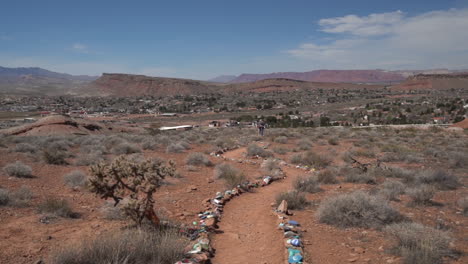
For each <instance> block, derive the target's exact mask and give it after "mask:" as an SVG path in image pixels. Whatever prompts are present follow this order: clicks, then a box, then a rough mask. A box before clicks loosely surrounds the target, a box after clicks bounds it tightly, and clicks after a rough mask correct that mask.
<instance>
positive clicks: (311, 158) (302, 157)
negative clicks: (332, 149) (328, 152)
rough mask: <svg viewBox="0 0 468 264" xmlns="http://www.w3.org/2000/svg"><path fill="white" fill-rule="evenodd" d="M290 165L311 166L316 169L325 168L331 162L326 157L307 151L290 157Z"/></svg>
mask: <svg viewBox="0 0 468 264" xmlns="http://www.w3.org/2000/svg"><path fill="white" fill-rule="evenodd" d="M291 163H293V164H301V165H305V166H311V167H316V168H325V167H327V166H328V165H329V164H330V163H331V160H330V159H329V158H328V157H325V156H322V155H319V154H317V153H315V152H312V151H307V152H305V153H303V154H296V155H293V156H292V157H291Z"/></svg>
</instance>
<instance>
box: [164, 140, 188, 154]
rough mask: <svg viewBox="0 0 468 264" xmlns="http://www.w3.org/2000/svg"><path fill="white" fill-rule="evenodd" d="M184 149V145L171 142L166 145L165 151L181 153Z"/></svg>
mask: <svg viewBox="0 0 468 264" xmlns="http://www.w3.org/2000/svg"><path fill="white" fill-rule="evenodd" d="M185 150H186V149H185V147H184V146H183V145H182V144H181V143H180V142H179V143H171V144H169V145H168V146H167V147H166V152H167V153H182V152H184V151H185Z"/></svg>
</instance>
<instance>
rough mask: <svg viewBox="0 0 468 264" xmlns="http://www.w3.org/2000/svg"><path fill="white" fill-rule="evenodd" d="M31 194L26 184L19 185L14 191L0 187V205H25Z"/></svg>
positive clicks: (27, 203)
mask: <svg viewBox="0 0 468 264" xmlns="http://www.w3.org/2000/svg"><path fill="white" fill-rule="evenodd" d="M32 196H33V195H32V192H31V190H30V189H29V188H28V187H26V186H21V188H19V189H18V190H16V191H14V192H10V191H8V190H7V189H2V188H0V206H2V205H3V206H5V205H8V206H14V207H25V206H28V205H29V202H30V201H31V199H32Z"/></svg>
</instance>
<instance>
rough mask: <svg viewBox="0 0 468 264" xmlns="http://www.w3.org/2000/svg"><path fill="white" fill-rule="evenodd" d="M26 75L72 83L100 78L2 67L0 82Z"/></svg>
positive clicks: (34, 68)
mask: <svg viewBox="0 0 468 264" xmlns="http://www.w3.org/2000/svg"><path fill="white" fill-rule="evenodd" d="M24 75H30V76H38V77H47V78H55V79H65V80H71V81H94V80H96V79H97V78H99V76H88V75H71V74H67V73H58V72H53V71H49V70H45V69H42V68H38V67H29V68H23V67H21V68H6V67H2V66H0V80H4V79H7V78H11V79H14V78H15V77H16V78H18V77H22V76H24Z"/></svg>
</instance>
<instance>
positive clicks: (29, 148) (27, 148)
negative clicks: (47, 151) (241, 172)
mask: <svg viewBox="0 0 468 264" xmlns="http://www.w3.org/2000/svg"><path fill="white" fill-rule="evenodd" d="M14 151H15V152H21V153H31V154H34V153H36V152H38V151H39V149H38V148H37V147H36V146H34V145H32V144H29V143H18V144H16V145H15V148H14Z"/></svg>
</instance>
